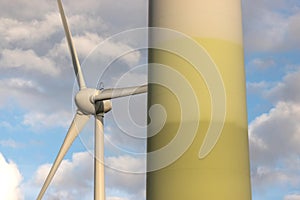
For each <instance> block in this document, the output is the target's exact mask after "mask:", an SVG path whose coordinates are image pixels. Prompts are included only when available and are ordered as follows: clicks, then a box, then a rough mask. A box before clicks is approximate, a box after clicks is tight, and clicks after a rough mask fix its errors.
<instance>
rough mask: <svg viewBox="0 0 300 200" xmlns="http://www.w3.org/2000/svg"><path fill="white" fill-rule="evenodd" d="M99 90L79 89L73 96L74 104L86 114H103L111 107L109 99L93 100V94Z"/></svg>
mask: <svg viewBox="0 0 300 200" xmlns="http://www.w3.org/2000/svg"><path fill="white" fill-rule="evenodd" d="M100 92H101V91H99V90H97V89H93V88H85V89H82V90H80V91H79V92H78V93H77V94H76V96H75V104H76V106H77V108H78V110H80V111H81V112H83V113H84V114H87V115H95V114H103V113H106V112H109V111H110V110H111V109H112V104H111V101H110V100H105V101H96V102H95V101H94V96H95V95H98V94H99V93H100Z"/></svg>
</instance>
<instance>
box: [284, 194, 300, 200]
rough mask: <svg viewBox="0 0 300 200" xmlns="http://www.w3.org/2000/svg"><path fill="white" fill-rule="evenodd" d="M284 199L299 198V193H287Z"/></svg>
mask: <svg viewBox="0 0 300 200" xmlns="http://www.w3.org/2000/svg"><path fill="white" fill-rule="evenodd" d="M284 200H300V195H299V194H289V195H286V196H285V197H284Z"/></svg>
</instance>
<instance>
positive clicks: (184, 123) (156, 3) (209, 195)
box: [147, 0, 251, 200]
mask: <svg viewBox="0 0 300 200" xmlns="http://www.w3.org/2000/svg"><path fill="white" fill-rule="evenodd" d="M149 14H150V19H149V22H150V26H151V27H162V28H168V29H172V30H174V31H178V32H181V33H183V34H185V35H186V37H176V34H174V35H175V36H174V35H172V34H169V35H170V36H168V34H165V33H161V34H159V33H157V32H155V31H151V30H150V31H149V34H150V41H149V46H150V47H151V46H153V47H157V46H159V47H160V48H159V49H157V48H156V49H155V48H153V49H150V50H149V63H150V67H149V83H150V85H149V90H148V107H149V108H152V107H153V106H155V105H161V106H162V107H164V112H165V114H166V119H165V124H164V126H163V128H162V129H161V130H160V131H159V132H157V129H156V128H155V126H149V128H148V135H149V136H151V137H149V138H148V142H147V144H148V147H147V151H148V154H149V156H148V159H147V167H148V171H149V172H148V173H147V200H183V199H190V200H194V199H195V200H250V199H251V187H250V170H249V150H248V135H247V130H248V127H247V112H246V99H245V97H246V94H245V75H244V63H243V46H242V20H241V3H240V0H227V1H219V0H211V1H204V0H186V1H183V0H152V1H150V10H149ZM169 31H171V30H169ZM179 35H180V34H179ZM191 41H192V42H191ZM192 43H195V44H197V45H198V46H199V49H200V50H201V49H203V51H201V52H200V51H199V52H198V51H195V49H194V48H192V45H191V47H190V46H189V45H190V44H192ZM157 44H159V45H157ZM177 49H179V50H178V51H177ZM178 52H179V53H178ZM180 52H181V53H180ZM203 52H206V54H205V53H203ZM189 55H191V56H189ZM197 55H198V58H197ZM197 59H198V60H199V62H197V61H195V60H197ZM151 63H157V64H159V65H153V64H151ZM197 63H199V65H197ZM206 65H207V66H206ZM207 67H208V70H210V69H211V70H214V69H212V68H215V70H216V71H217V72H218V73H217V74H216V73H215V74H216V76H214V75H213V77H206V76H207V74H209V73H205V70H206V69H207ZM162 69H164V70H162ZM171 73H174V74H177V75H172V74H171ZM178 74H179V75H178ZM179 77H181V78H179ZM179 79H180V80H179ZM181 79H184V80H185V81H186V82H187V85H189V86H190V88H191V91H192V92H193V95H192V96H191V98H181V96H180V95H181V94H177V93H180V92H181V91H182V90H187V89H185V88H184V86H183V83H182V81H181ZM214 79H215V80H216V81H215V85H214V82H213V81H209V80H214ZM220 80H221V82H222V88H221V89H222V90H216V88H215V87H219V85H218V83H219V82H218V81H220ZM159 83H170V84H172V88H178V90H176V89H172V88H171V87H169V85H167V84H166V85H163V84H159ZM214 91H217V92H214ZM218 91H219V92H221V93H222V92H224V99H222V98H219V99H216V98H218V95H217V94H215V93H218ZM186 92H187V94H186V95H189V94H188V91H186ZM182 95H185V93H182ZM220 97H222V95H221V96H220ZM194 101H195V102H196V105H195V104H194ZM223 105H224V110H222V109H223V107H222V106H223ZM198 111H199V112H198ZM223 112H224V118H222V116H223V115H222V113H223ZM162 113H163V112H161V111H158V110H156V109H152V113H151V116H152V117H151V116H150V117H151V121H152V120H153V119H154V118H159V117H160V116H161V115H162ZM186 113H187V114H186ZM189 113H190V115H189ZM149 114H150V113H149ZM219 114H220V116H219ZM189 127H195V134H193V133H190V131H192V129H191V128H189ZM214 127H221V128H222V129H221V131H220V133H210V132H213V131H214V130H217V129H213V128H214ZM211 130H212V131H211ZM214 134H215V135H214ZM178 135H180V136H178ZM185 136H186V137H190V138H192V140H191V142H190V143H189V145H186V144H187V143H186V141H185V139H184V137H185ZM178 138H182V139H179V140H178ZM180 140H182V142H180ZM172 145H173V149H174V150H175V151H176V149H183V150H184V151H182V153H181V154H180V156H178V155H177V154H176V152H175V151H174V152H173V151H170V152H169V153H161V155H158V156H152V154H153V152H158V154H159V152H164V150H165V149H168V147H169V146H172ZM181 145H185V146H184V147H182V146H181ZM174 147H175V148H174ZM201 149H202V152H204V153H202V154H201ZM175 154H176V155H175ZM176 156H177V157H176ZM172 157H174V158H175V157H176V159H174V160H172ZM166 160H172V162H166ZM157 166H160V167H157Z"/></svg>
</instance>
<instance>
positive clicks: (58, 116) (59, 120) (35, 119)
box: [22, 111, 72, 129]
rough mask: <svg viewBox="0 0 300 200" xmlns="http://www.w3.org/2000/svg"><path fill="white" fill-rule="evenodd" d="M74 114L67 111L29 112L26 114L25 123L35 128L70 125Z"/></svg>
mask: <svg viewBox="0 0 300 200" xmlns="http://www.w3.org/2000/svg"><path fill="white" fill-rule="evenodd" d="M71 119H72V114H71V113H70V112H66V111H59V112H55V113H41V112H29V113H27V114H25V116H24V119H23V122H22V123H23V124H24V125H26V126H30V127H32V128H34V129H40V128H48V127H59V126H61V127H65V128H67V127H69V125H70V124H71Z"/></svg>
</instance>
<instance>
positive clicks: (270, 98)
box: [0, 0, 300, 200]
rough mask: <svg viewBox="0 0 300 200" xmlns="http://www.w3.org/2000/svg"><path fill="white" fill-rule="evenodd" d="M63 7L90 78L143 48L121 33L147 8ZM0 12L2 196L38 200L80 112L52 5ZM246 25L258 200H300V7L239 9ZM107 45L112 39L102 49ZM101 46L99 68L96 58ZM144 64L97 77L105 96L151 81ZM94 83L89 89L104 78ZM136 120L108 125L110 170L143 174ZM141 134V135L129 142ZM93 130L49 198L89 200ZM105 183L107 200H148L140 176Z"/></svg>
mask: <svg viewBox="0 0 300 200" xmlns="http://www.w3.org/2000/svg"><path fill="white" fill-rule="evenodd" d="M63 2H64V6H65V10H66V13H67V16H68V19H69V22H70V26H71V29H72V32H73V35H74V41H75V44H76V47H77V49H78V54H79V59H80V60H81V61H82V60H84V58H86V57H88V58H89V59H88V61H86V65H87V64H90V63H89V62H91V63H93V64H94V65H95V67H94V68H89V69H86V73H87V74H90V76H92V75H93V74H94V72H95V70H96V69H98V68H97V66H99V65H101V64H103V63H106V64H107V63H109V62H110V61H111V60H112V59H113V58H115V57H116V56H120V55H121V54H122V53H124V52H127V51H130V50H134V49H136V48H135V45H136V44H134V41H136V40H137V41H138V42H137V43H139V44H138V45H137V46H141V45H142V44H141V43H143V42H144V41H143V40H138V39H137V38H134V39H135V40H133V41H129V40H130V39H128V38H126V34H125V35H122V34H119V35H115V34H117V33H120V32H122V31H125V30H128V29H133V28H137V27H145V26H146V24H147V1H146V0H123V1H115V0H114V1H110V0H102V1H97V0H87V1H77V0H73V1H71V0H65V1H63ZM0 13H1V14H0V70H1V73H0V177H1V179H0V185H1V187H0V188H1V189H0V194H1V195H0V196H4V195H7V196H4V197H6V199H11V200H15V199H18V200H19V199H35V198H36V195H37V193H38V191H39V189H40V187H41V184H42V182H43V179H44V177H45V175H46V174H47V170H48V169H49V167H50V164H51V163H52V162H53V159H54V155H56V154H57V152H58V149H59V147H60V145H61V143H62V140H63V138H64V136H65V133H66V131H67V129H68V125H69V123H70V121H71V119H72V115H73V113H74V106H73V105H72V95H73V94H74V92H73V85H74V75H73V74H74V73H73V71H72V67H71V62H70V59H69V53H68V49H67V46H66V41H65V39H64V33H63V29H62V25H61V21H60V18H59V15H58V9H57V5H56V1H50V0H31V1H24V0H15V1H13V2H12V1H9V0H0ZM243 20H244V46H245V70H246V76H247V100H248V121H249V143H250V153H251V178H252V190H253V200H299V199H300V181H299V180H300V147H299V146H300V132H299V130H300V125H299V121H300V95H299V90H300V86H299V81H300V59H299V58H300V51H299V50H300V36H299V35H300V2H299V1H297V0H251V1H250V0H243ZM112 36H113V37H112ZM108 37H112V39H111V40H108V41H105V39H106V38H108ZM103 41H104V42H103ZM101 42H102V43H101ZM99 43H101V45H100V46H98V48H97V49H98V50H99V52H98V53H100V55H101V62H103V63H98V62H97V60H94V58H95V57H96V56H94V55H93V54H90V51H91V50H93V49H94V48H95V47H96V45H97V44H99ZM97 49H96V52H97ZM103 49H105V50H103ZM94 52H95V51H94ZM97 55H99V54H97ZM99 59H100V58H99ZM145 63H146V53H145V51H143V50H140V51H134V52H132V53H129V54H126V55H123V56H121V57H120V58H118V59H116V60H115V61H114V62H113V63H112V64H111V65H110V67H109V68H101V72H102V73H103V74H104V75H105V76H106V77H111V78H106V77H105V76H104V77H103V76H101V78H100V81H103V82H104V86H105V87H109V86H114V84H116V80H122V81H123V82H126V84H132V85H134V84H141V83H143V82H145V81H146V75H145V71H146V68H145V65H143V64H145ZM83 66H84V64H83ZM114 66H118V69H116V67H114ZM135 66H140V67H138V68H136V67H135ZM127 71H129V73H127V74H126V75H125V76H123V75H124V73H125V72H127ZM96 75H97V76H96ZM96 75H95V77H98V75H99V74H96ZM93 81H94V82H91V83H90V84H95V81H98V79H96V78H95V80H93ZM74 90H76V87H75V89H74ZM145 98H146V97H145V95H142V96H139V97H136V98H135V99H134V98H132V99H130V101H134V102H133V103H134V104H135V105H137V106H138V107H139V111H140V110H143V109H144V110H145V103H143V102H145ZM126 103H127V101H126V100H116V101H114V102H113V104H114V105H116V107H114V110H115V111H114V112H117V113H118V114H120V113H122V114H123V112H122V106H124V105H125V106H126ZM118 105H119V106H118ZM131 112H132V116H133V117H134V120H135V121H136V122H137V124H138V125H140V126H137V125H136V124H132V125H130V126H129V127H124V125H122V124H120V123H122V120H124V119H126V115H121V117H120V118H119V119H115V116H117V115H116V114H114V113H110V114H108V115H107V116H106V135H107V136H106V145H107V152H106V162H107V164H108V165H109V166H110V167H112V168H120V167H121V166H122V168H121V169H122V170H123V171H127V172H132V171H135V172H136V171H139V172H142V171H143V170H144V168H145V162H144V158H145V157H144V155H143V154H141V155H139V156H134V154H133V153H130V152H135V153H142V152H143V151H145V144H144V139H143V137H144V136H145V129H143V127H144V125H145V124H144V123H145V120H146V118H145V116H141V114H139V113H141V112H135V111H134V110H132V109H131ZM111 119H114V120H111ZM116 123H117V125H118V126H116ZM116 127H119V128H116ZM137 127H138V130H139V133H138V134H141V136H138V137H136V135H134V136H135V137H131V136H130V135H129V136H127V135H126V134H123V133H124V132H131V131H132V130H136V128H137ZM141 127H142V128H141ZM92 131H93V121H91V122H90V123H89V124H88V126H87V127H86V128H85V129H84V131H83V133H82V135H81V137H80V138H79V139H78V140H76V141H75V143H74V144H73V146H72V147H71V149H70V151H69V153H68V154H67V155H66V158H65V160H64V161H63V163H62V165H61V169H60V171H59V172H58V174H57V177H56V178H55V179H54V181H53V183H52V184H51V188H49V190H48V191H47V198H46V199H49V200H54V199H65V197H66V195H68V199H74V200H76V199H78V197H79V198H80V199H91V198H92V189H93V188H92V171H91V168H92V156H91V155H90V152H89V151H87V149H90V148H91V134H90V133H91V132H92ZM135 134H136V133H135ZM139 137H141V138H139ZM124 152H127V153H124ZM74 174H76V176H74ZM106 175H107V180H106V181H107V195H108V197H109V198H108V200H140V199H144V195H145V183H144V180H145V178H144V176H143V174H131V173H123V172H118V171H115V170H113V169H109V170H107V172H106ZM62 177H64V178H62ZM129 180H130V184H129ZM2 186H3V187H2ZM4 186H5V187H4ZM2 188H5V189H2ZM4 192H6V193H4ZM79 194H80V196H79ZM9 195H10V196H9Z"/></svg>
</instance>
